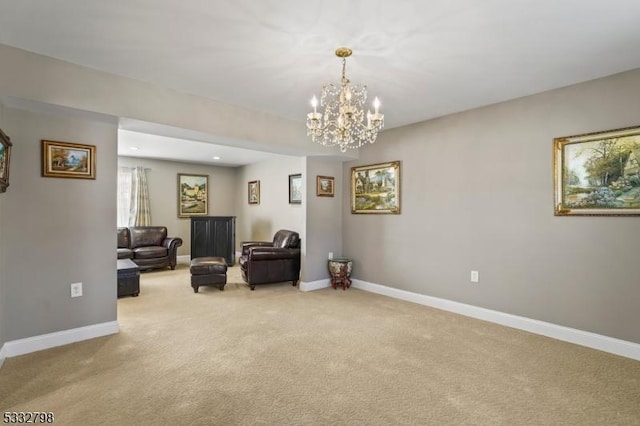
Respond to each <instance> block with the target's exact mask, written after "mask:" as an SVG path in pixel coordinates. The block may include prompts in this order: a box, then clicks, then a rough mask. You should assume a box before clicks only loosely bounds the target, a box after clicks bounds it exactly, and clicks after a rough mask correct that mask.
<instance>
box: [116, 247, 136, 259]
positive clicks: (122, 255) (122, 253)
mask: <svg viewBox="0 0 640 426" xmlns="http://www.w3.org/2000/svg"><path fill="white" fill-rule="evenodd" d="M131 258H133V252H132V251H131V249H128V248H118V259H131Z"/></svg>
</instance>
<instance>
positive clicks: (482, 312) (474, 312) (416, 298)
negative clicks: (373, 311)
mask: <svg viewBox="0 0 640 426" xmlns="http://www.w3.org/2000/svg"><path fill="white" fill-rule="evenodd" d="M352 282H353V283H352V287H354V288H359V289H361V290H365V291H369V292H371V293H377V294H382V295H384V296H389V297H393V298H395V299H401V300H405V301H407V302H413V303H418V304H420V305H425V306H431V307H432V308H437V309H442V310H444V311H449V312H453V313H456V314H460V315H464V316H467V317H472V318H477V319H481V320H484V321H489V322H493V323H496V324H500V325H505V326H507V327H512V328H517V329H519V330H524V331H528V332H531V333H535V334H540V335H543V336H547V337H551V338H554V339H557V340H562V341H565V342H569V343H575V344H576V345H581V346H586V347H589V348H592V349H598V350H600V351H604V352H609V353H612V354H616V355H620V356H623V357H627V358H631V359H635V360H638V361H640V344H638V343H633V342H628V341H626V340H620V339H615V338H613V337H608V336H603V335H601V334H596V333H591V332H588V331H582V330H577V329H575V328H569V327H564V326H561V325H556V324H552V323H548V322H544V321H538V320H535V319H531V318H526V317H520V316H517V315H511V314H506V313H504V312H499V311H493V310H491V309H485V308H480V307H478V306H473V305H467V304H464V303H460V302H454V301H451V300H447V299H440V298H438V297H432V296H426V295H424V294H418V293H412V292H410V291H406V290H399V289H396V288H392V287H386V286H383V285H380V284H373V283H369V282H366V281H362V280H356V279H353V280H352Z"/></svg>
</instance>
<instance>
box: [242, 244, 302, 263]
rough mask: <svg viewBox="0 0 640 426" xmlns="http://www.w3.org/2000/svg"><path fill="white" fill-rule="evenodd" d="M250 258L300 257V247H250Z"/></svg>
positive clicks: (253, 259)
mask: <svg viewBox="0 0 640 426" xmlns="http://www.w3.org/2000/svg"><path fill="white" fill-rule="evenodd" d="M248 255H249V260H250V261H256V260H277V259H299V258H300V249H299V248H277V247H260V246H254V247H250V248H249V253H248Z"/></svg>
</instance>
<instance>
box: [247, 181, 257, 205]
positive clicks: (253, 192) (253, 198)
mask: <svg viewBox="0 0 640 426" xmlns="http://www.w3.org/2000/svg"><path fill="white" fill-rule="evenodd" d="M247 197H248V200H249V204H260V181H259V180H252V181H251V182H249V183H248V187H247Z"/></svg>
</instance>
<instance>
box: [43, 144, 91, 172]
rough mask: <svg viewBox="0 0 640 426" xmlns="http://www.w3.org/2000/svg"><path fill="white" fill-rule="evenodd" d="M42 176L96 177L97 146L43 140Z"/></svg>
mask: <svg viewBox="0 0 640 426" xmlns="http://www.w3.org/2000/svg"><path fill="white" fill-rule="evenodd" d="M42 176H43V177H59V178H73V179H95V178H96V146H95V145H85V144H80V143H70V142H58V141H49V140H42Z"/></svg>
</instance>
